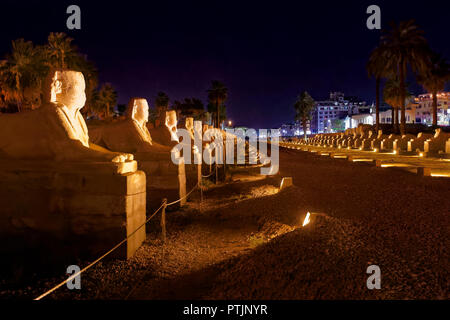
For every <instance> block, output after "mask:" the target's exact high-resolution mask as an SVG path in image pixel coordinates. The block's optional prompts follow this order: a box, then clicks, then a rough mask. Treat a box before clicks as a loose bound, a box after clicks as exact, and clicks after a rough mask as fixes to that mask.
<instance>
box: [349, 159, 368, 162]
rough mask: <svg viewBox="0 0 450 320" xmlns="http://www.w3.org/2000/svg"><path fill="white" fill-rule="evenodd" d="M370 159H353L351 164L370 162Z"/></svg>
mask: <svg viewBox="0 0 450 320" xmlns="http://www.w3.org/2000/svg"><path fill="white" fill-rule="evenodd" d="M372 161H373V160H372V159H353V162H372Z"/></svg>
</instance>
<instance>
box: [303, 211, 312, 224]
mask: <svg viewBox="0 0 450 320" xmlns="http://www.w3.org/2000/svg"><path fill="white" fill-rule="evenodd" d="M310 216H311V214H310V213H309V212H308V213H307V214H306V217H305V219H304V220H303V224H302V227H304V226H306V225H307V224H308V223H310V222H311V219H310V218H309V217H310Z"/></svg>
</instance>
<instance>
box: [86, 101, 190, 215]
mask: <svg viewBox="0 0 450 320" xmlns="http://www.w3.org/2000/svg"><path fill="white" fill-rule="evenodd" d="M148 109H149V107H148V103H147V100H146V99H143V98H132V99H130V101H129V103H128V107H127V110H126V120H124V121H121V122H117V123H112V124H108V125H104V126H101V127H97V128H92V129H91V131H92V132H93V133H95V134H93V136H95V138H94V137H93V139H94V141H95V142H96V143H98V144H99V145H100V146H103V147H105V148H108V149H109V150H113V151H121V152H130V153H132V154H133V155H134V157H135V159H136V160H137V161H138V168H139V170H142V171H144V172H145V173H146V176H147V204H148V205H149V208H153V207H154V206H157V205H160V204H161V199H162V198H167V199H168V200H169V201H174V200H177V199H179V198H182V197H184V196H185V195H186V174H185V165H184V162H183V161H181V162H180V163H178V164H175V163H174V162H172V154H171V153H172V146H170V145H161V144H159V143H157V142H156V141H155V139H153V133H151V132H149V130H148V127H147V122H148ZM169 113H170V112H167V114H169ZM170 115H172V114H171V113H170ZM174 125H175V134H176V116H175V119H174V118H173V116H166V126H164V127H159V128H156V129H155V132H156V133H159V134H160V136H159V138H161V136H162V137H163V138H165V140H163V141H167V140H168V141H169V142H171V139H172V137H171V134H170V133H171V132H174V131H172V129H173V126H174ZM152 131H153V130H152ZM163 134H165V136H163ZM177 139H178V137H177ZM174 142H175V144H178V140H177V141H174ZM173 152H174V153H175V154H176V156H175V157H176V158H178V157H179V156H180V155H179V152H177V151H173ZM185 202H186V200H185V199H183V200H182V201H181V203H180V204H181V205H183V204H184V203H185Z"/></svg>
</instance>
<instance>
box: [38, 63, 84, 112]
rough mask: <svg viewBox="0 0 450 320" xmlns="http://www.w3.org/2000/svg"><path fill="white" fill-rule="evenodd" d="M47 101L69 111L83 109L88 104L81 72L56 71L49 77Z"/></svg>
mask: <svg viewBox="0 0 450 320" xmlns="http://www.w3.org/2000/svg"><path fill="white" fill-rule="evenodd" d="M46 82H47V90H46V91H47V93H48V94H49V95H48V97H47V99H48V100H49V102H52V103H58V104H63V105H65V106H66V107H68V108H69V109H81V108H83V106H84V104H85V103H86V94H85V92H84V90H85V88H86V85H85V81H84V76H83V74H82V73H81V72H78V71H71V70H56V71H53V72H50V73H49V75H48V76H47V81H46Z"/></svg>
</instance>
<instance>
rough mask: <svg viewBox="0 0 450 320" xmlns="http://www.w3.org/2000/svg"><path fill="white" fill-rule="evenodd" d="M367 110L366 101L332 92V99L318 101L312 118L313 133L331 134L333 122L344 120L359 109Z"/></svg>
mask: <svg viewBox="0 0 450 320" xmlns="http://www.w3.org/2000/svg"><path fill="white" fill-rule="evenodd" d="M361 108H367V106H366V103H365V102H364V101H361V100H359V99H358V98H356V97H349V98H345V97H344V94H343V93H341V92H331V93H330V99H329V100H324V101H317V102H316V107H315V109H314V111H313V113H312V116H311V131H312V132H313V133H323V132H331V131H332V127H333V121H335V120H337V119H338V120H342V121H344V119H345V118H346V117H347V116H349V115H351V114H353V113H359V109H361Z"/></svg>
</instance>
